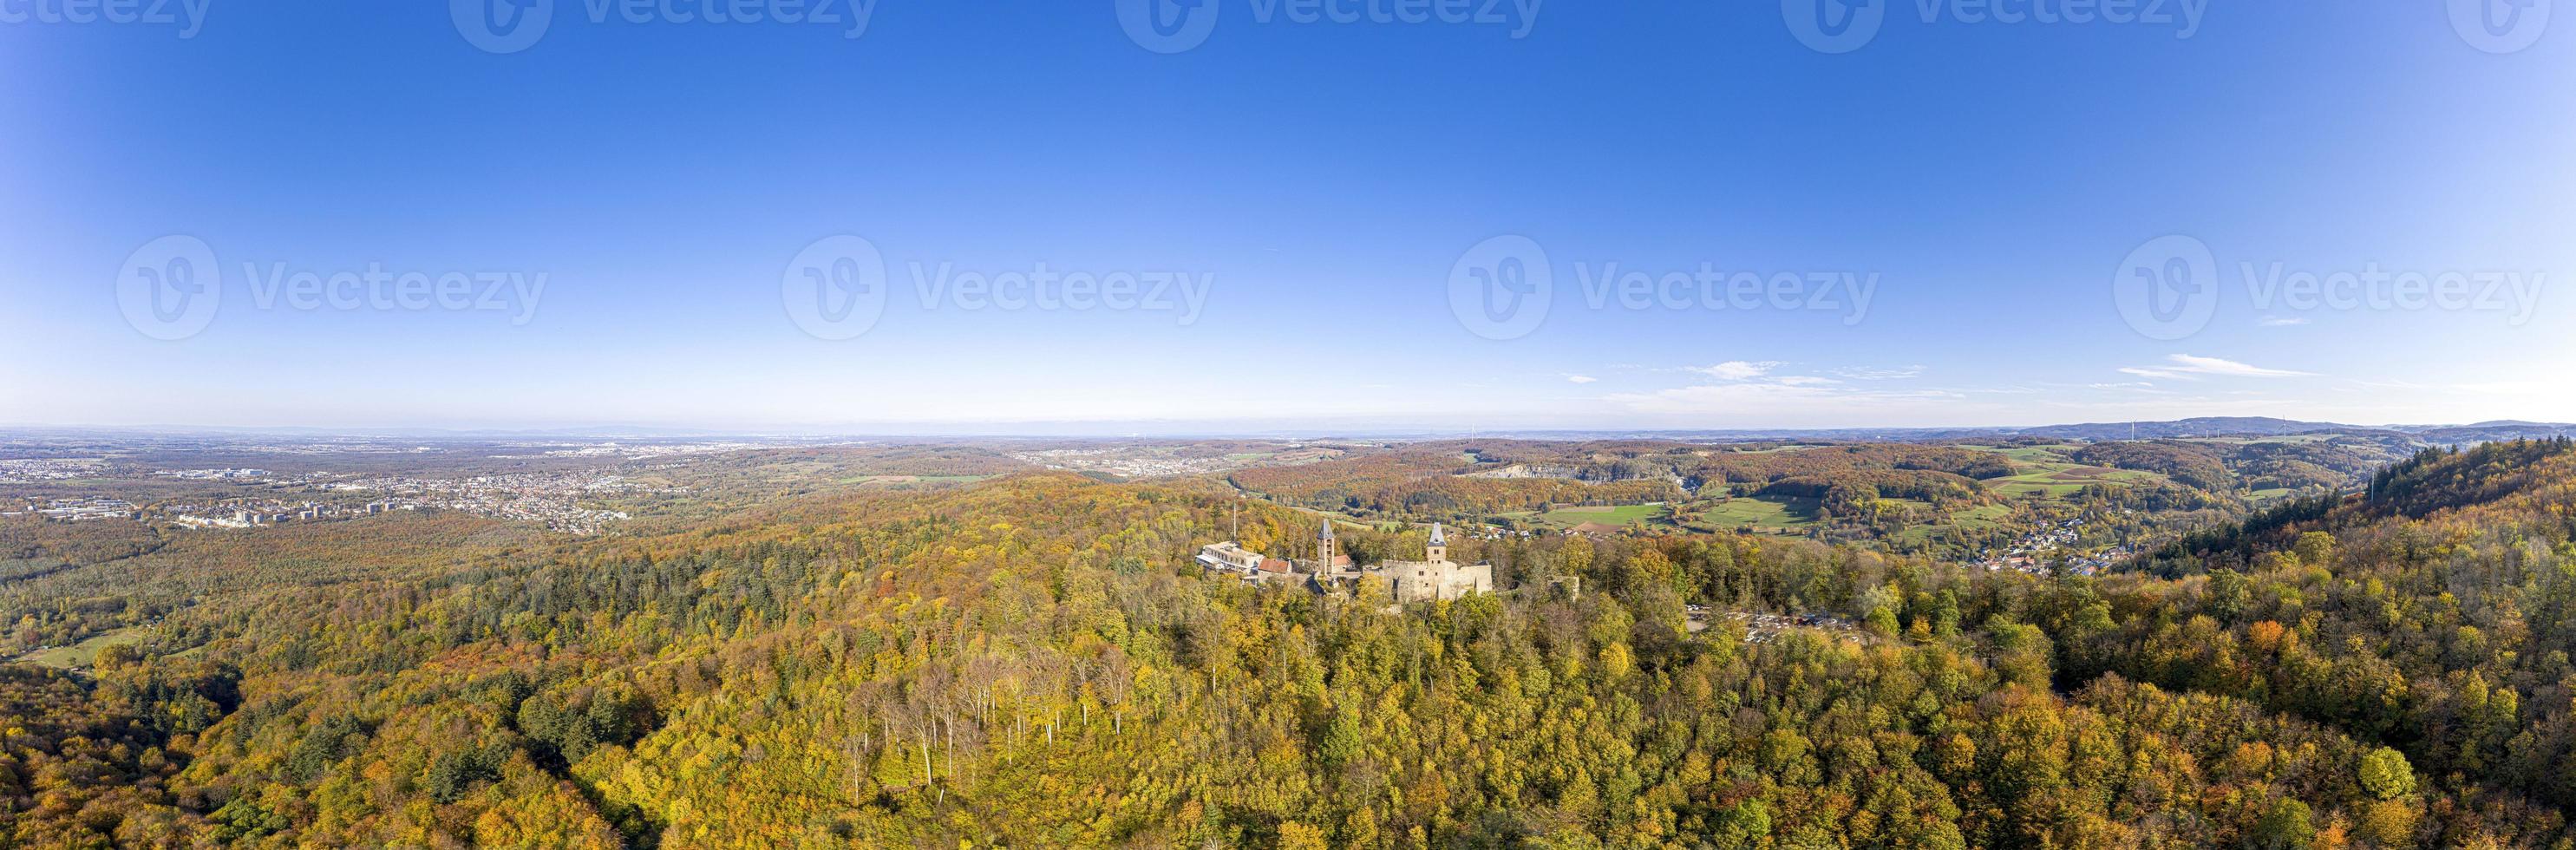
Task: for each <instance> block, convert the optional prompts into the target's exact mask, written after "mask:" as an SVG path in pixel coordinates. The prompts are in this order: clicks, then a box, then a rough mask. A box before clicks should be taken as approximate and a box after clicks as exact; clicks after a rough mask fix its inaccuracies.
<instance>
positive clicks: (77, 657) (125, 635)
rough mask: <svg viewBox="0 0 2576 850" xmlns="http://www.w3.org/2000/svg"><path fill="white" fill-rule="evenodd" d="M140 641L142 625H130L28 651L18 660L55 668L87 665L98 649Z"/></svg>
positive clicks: (93, 659)
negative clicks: (82, 638)
mask: <svg viewBox="0 0 2576 850" xmlns="http://www.w3.org/2000/svg"><path fill="white" fill-rule="evenodd" d="M142 642H143V627H141V626H130V627H127V628H122V629H117V630H116V631H112V632H108V633H107V634H103V635H99V636H97V637H94V638H90V639H88V640H85V641H81V642H79V643H76V644H72V645H70V646H57V647H54V648H52V649H47V650H40V651H37V652H30V653H27V654H26V655H23V656H20V657H19V658H18V660H20V661H24V662H27V663H30V664H42V665H44V666H47V667H55V668H65V669H68V668H72V667H87V666H90V665H91V664H92V663H94V662H96V661H97V659H98V653H99V650H102V649H106V648H108V647H111V646H115V645H117V644H133V643H142Z"/></svg>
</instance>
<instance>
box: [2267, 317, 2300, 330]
mask: <svg viewBox="0 0 2576 850" xmlns="http://www.w3.org/2000/svg"><path fill="white" fill-rule="evenodd" d="M2307 323H2308V320H2307V317H2304V316H2265V317H2263V326H2264V327H2267V328H2288V327H2297V326H2299V325H2304V324H2307Z"/></svg>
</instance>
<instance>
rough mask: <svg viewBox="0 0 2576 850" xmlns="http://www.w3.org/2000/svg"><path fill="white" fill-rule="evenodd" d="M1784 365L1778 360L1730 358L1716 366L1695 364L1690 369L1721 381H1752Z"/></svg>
mask: <svg viewBox="0 0 2576 850" xmlns="http://www.w3.org/2000/svg"><path fill="white" fill-rule="evenodd" d="M1782 365H1784V364H1782V363H1781V362H1780V361H1777V360H1765V361H1761V362H1758V363H1757V362H1754V361H1750V360H1729V361H1727V362H1724V363H1720V364H1717V365H1715V366H1693V367H1690V371H1693V372H1698V373H1700V374H1702V375H1707V376H1709V377H1711V378H1716V379H1718V380H1721V381H1750V380H1753V379H1755V378H1759V377H1762V376H1764V375H1768V374H1771V370H1773V369H1777V368H1780V367H1781V366H1782Z"/></svg>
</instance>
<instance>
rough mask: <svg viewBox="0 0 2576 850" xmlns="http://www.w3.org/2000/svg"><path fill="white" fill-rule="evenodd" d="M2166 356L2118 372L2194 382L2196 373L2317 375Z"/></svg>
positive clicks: (2192, 357) (2234, 375)
mask: <svg viewBox="0 0 2576 850" xmlns="http://www.w3.org/2000/svg"><path fill="white" fill-rule="evenodd" d="M2165 359H2166V360H2168V361H2171V362H2168V363H2166V364H2163V365H2159V366H2129V367H2124V368H2122V369H2121V370H2120V372H2121V373H2123V374H2128V375H2136V376H2138V377H2141V378H2155V379H2159V380H2168V381H2196V380H2199V378H2197V377H2195V376H2198V375H2216V376H2218V377H2222V378H2310V377H2315V376H2316V373H2314V372H2293V371H2290V370H2288V369H2266V368H2263V367H2261V366H2256V365H2253V364H2250V363H2239V362H2236V361H2234V360H2222V359H2219V358H2216V357H2195V356H2192V355H2189V354H2176V355H2173V356H2171V357H2167V358H2165Z"/></svg>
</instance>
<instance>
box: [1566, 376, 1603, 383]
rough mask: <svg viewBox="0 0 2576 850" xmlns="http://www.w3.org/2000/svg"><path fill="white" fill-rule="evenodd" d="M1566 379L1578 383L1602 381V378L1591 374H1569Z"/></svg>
mask: <svg viewBox="0 0 2576 850" xmlns="http://www.w3.org/2000/svg"><path fill="white" fill-rule="evenodd" d="M1565 379H1566V380H1568V381H1572V382H1574V383H1578V384H1593V383H1600V381H1601V379H1600V378H1595V377H1592V376H1590V375H1567V376H1565Z"/></svg>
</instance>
